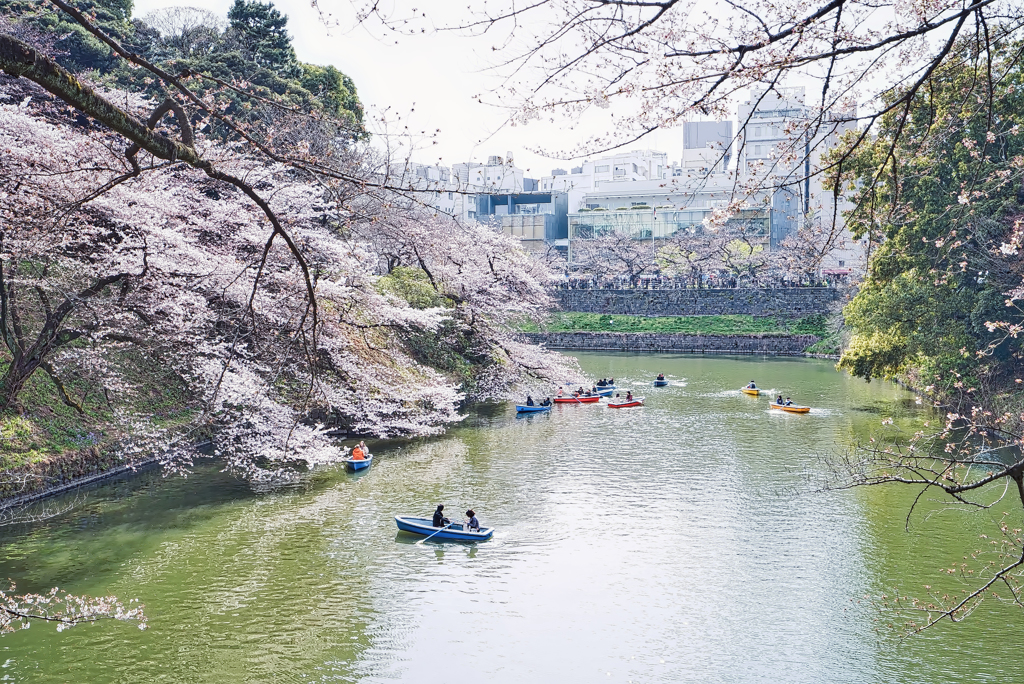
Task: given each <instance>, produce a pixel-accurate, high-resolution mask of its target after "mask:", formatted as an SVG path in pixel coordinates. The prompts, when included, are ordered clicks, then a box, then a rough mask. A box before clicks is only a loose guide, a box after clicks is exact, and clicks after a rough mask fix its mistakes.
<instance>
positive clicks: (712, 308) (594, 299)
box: [551, 287, 849, 318]
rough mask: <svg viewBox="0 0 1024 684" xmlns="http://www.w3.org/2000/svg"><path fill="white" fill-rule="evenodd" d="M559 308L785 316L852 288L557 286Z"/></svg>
mask: <svg viewBox="0 0 1024 684" xmlns="http://www.w3.org/2000/svg"><path fill="white" fill-rule="evenodd" d="M551 294H552V296H553V297H554V298H555V301H556V303H557V308H559V309H561V310H562V311H579V312H583V313H598V314H622V315H630V316H725V315H739V314H747V315H749V316H782V317H785V318H803V317H804V316H811V315H813V314H829V313H832V312H833V311H834V310H835V309H836V308H837V307H838V306H840V305H841V304H842V303H844V302H845V301H846V299H847V298H848V296H849V292H848V291H847V290H846V289H839V288H834V287H790V288H774V289H770V288H764V289H762V288H734V289H720V290H719V289H712V290H694V289H690V290H562V289H558V290H554V291H553V292H552V293H551Z"/></svg>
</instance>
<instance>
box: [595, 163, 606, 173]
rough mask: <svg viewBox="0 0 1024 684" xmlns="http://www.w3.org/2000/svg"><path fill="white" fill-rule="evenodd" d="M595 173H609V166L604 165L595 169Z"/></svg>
mask: <svg viewBox="0 0 1024 684" xmlns="http://www.w3.org/2000/svg"><path fill="white" fill-rule="evenodd" d="M594 172H595V173H608V165H607V164H602V165H601V166H596V167H594Z"/></svg>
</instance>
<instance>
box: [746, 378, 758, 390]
mask: <svg viewBox="0 0 1024 684" xmlns="http://www.w3.org/2000/svg"><path fill="white" fill-rule="evenodd" d="M747 389H757V385H755V384H754V381H753V380H751V381H750V384H749V385H747Z"/></svg>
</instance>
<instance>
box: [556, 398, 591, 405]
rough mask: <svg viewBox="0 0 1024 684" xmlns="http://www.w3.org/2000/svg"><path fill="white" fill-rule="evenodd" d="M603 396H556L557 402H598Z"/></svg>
mask: <svg viewBox="0 0 1024 684" xmlns="http://www.w3.org/2000/svg"><path fill="white" fill-rule="evenodd" d="M599 401H601V397H555V403H556V404H596V403H597V402H599Z"/></svg>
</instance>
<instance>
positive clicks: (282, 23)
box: [228, 0, 301, 77]
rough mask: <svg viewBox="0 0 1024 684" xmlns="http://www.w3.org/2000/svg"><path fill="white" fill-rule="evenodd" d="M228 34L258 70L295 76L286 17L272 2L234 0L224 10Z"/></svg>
mask: <svg viewBox="0 0 1024 684" xmlns="http://www.w3.org/2000/svg"><path fill="white" fill-rule="evenodd" d="M228 21H229V22H230V25H231V32H232V33H233V34H234V38H235V39H236V40H237V41H238V44H239V46H240V47H241V49H242V50H243V51H244V52H245V53H246V54H247V55H248V57H249V58H250V59H251V60H252V61H253V62H254V63H255V64H256V65H257V66H260V67H263V68H265V69H269V70H270V71H272V72H274V73H276V74H278V75H280V76H291V77H295V76H298V75H299V73H301V72H300V70H299V68H298V60H297V58H296V57H295V49H294V48H293V47H292V41H291V38H289V37H288V32H287V30H286V27H287V24H288V17H286V16H285V15H283V14H281V13H280V12H278V11H277V9H275V8H274V5H273V3H270V2H267V3H262V2H259V0H235V4H234V5H233V6H232V7H231V9H230V10H228Z"/></svg>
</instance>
